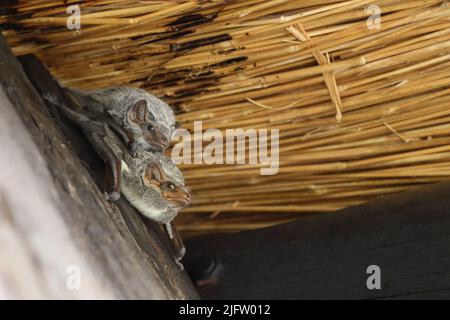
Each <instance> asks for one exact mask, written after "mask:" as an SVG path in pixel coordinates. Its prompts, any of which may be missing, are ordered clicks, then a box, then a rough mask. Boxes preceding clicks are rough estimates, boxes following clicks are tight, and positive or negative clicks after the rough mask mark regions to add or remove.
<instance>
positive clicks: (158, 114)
mask: <svg viewBox="0 0 450 320" xmlns="http://www.w3.org/2000/svg"><path fill="white" fill-rule="evenodd" d="M85 96H87V97H88V99H89V100H90V101H91V102H93V103H94V104H96V105H97V109H101V110H102V111H103V112H106V113H107V114H109V115H110V116H111V117H112V119H113V120H114V122H116V123H117V124H118V125H119V126H120V127H121V129H122V130H123V131H124V133H125V134H126V135H127V136H128V138H129V140H130V141H131V142H132V143H134V144H136V145H134V146H133V147H134V148H140V149H144V150H148V151H158V152H159V151H163V150H164V149H166V148H167V147H168V146H169V145H170V141H171V138H172V134H173V132H174V130H175V128H176V124H175V115H174V113H173V110H172V108H170V107H169V105H167V104H166V103H165V102H164V101H162V100H161V99H159V98H157V97H155V96H154V95H152V94H150V93H148V92H146V91H144V90H142V89H138V88H131V87H111V88H106V89H101V90H97V91H92V92H89V93H87V94H85ZM98 106H100V107H98Z"/></svg>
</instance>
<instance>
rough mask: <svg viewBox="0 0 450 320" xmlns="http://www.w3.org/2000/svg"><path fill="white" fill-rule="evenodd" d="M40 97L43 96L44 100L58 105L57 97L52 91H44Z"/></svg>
mask: <svg viewBox="0 0 450 320" xmlns="http://www.w3.org/2000/svg"><path fill="white" fill-rule="evenodd" d="M42 98H44V100H47V101H48V102H50V103H51V104H53V105H58V98H57V97H56V95H55V94H54V93H50V92H46V93H44V94H42Z"/></svg>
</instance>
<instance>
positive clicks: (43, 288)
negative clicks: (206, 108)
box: [0, 37, 197, 299]
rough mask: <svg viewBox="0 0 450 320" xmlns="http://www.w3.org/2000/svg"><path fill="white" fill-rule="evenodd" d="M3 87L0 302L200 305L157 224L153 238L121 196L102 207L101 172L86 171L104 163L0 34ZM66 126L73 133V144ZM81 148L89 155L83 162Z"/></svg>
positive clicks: (0, 95) (0, 188)
mask: <svg viewBox="0 0 450 320" xmlns="http://www.w3.org/2000/svg"><path fill="white" fill-rule="evenodd" d="M41 76H42V81H43V82H46V83H49V80H48V78H46V77H47V75H46V74H42V75H41ZM0 81H1V87H2V88H3V89H1V90H0V99H1V101H0V109H1V111H0V114H1V116H0V130H1V132H0V148H1V150H2V152H1V153H0V193H1V197H0V198H1V199H2V201H1V202H0V203H1V205H0V219H1V220H2V222H5V223H2V228H0V239H1V240H4V239H7V240H8V242H9V244H8V245H6V244H5V243H2V244H1V245H0V260H1V263H0V265H1V266H0V295H1V294H2V293H3V294H4V295H5V296H7V297H19V298H35V297H38V298H74V297H75V298H128V299H131V298H137V299H166V298H168V299H183V298H196V297H197V294H196V292H195V289H194V288H193V286H192V284H191V283H190V281H189V279H188V277H187V276H186V274H185V273H184V272H179V271H178V268H177V266H176V265H175V264H174V262H173V258H172V256H171V255H170V247H169V245H168V241H167V240H166V239H165V237H164V235H163V233H162V231H161V230H160V228H158V226H155V225H154V224H150V225H151V229H152V231H154V232H151V233H149V232H148V230H147V228H146V226H145V224H144V222H143V221H142V219H141V217H140V216H139V215H138V213H137V212H136V211H135V210H134V209H133V208H132V207H131V206H130V205H129V204H128V202H127V201H125V200H123V199H122V200H121V201H120V202H119V204H118V205H117V206H116V205H114V204H110V203H108V202H107V201H105V200H104V197H103V194H102V192H101V191H100V190H99V188H98V186H97V184H96V183H95V182H94V180H93V178H95V179H97V178H98V177H97V174H96V173H95V172H96V171H88V170H87V169H86V168H85V166H88V167H90V165H93V166H96V167H101V165H100V166H99V162H100V160H99V159H98V158H95V156H93V154H94V153H92V152H90V151H92V150H90V149H89V147H88V146H87V144H86V142H85V141H84V140H83V138H82V137H81V135H80V133H79V131H77V130H76V129H75V128H74V127H73V126H71V125H70V124H67V123H66V122H65V120H63V119H60V118H59V117H58V115H57V114H56V113H55V112H52V115H53V116H52V115H51V113H50V112H49V110H48V109H47V107H46V106H45V105H44V103H43V102H42V100H41V98H40V96H39V95H38V93H37V92H36V91H35V89H34V88H33V86H32V85H31V84H30V82H29V81H28V80H27V78H26V76H25V74H24V72H23V70H22V68H21V65H20V64H19V63H18V61H17V60H16V59H15V57H13V55H12V54H11V52H10V50H9V48H8V46H7V45H6V43H5V41H4V40H3V38H1V37H0ZM7 97H8V99H7ZM13 108H14V109H13ZM18 115H20V118H19V116H18ZM55 118H56V119H57V120H56V121H55ZM58 127H59V128H58ZM60 129H63V131H64V132H65V133H71V134H73V136H71V137H70V139H69V141H70V142H68V140H67V139H66V138H65V137H64V136H63V134H62V133H61V130H60ZM71 143H73V147H72V146H71V145H70V144H71ZM74 149H75V150H77V149H79V150H85V158H83V160H82V161H83V162H86V161H87V163H85V165H83V162H82V161H80V159H79V155H78V154H77V153H76V152H74V151H73V150H74ZM86 150H87V151H86ZM86 159H88V160H86ZM90 173H93V175H92V176H91V174H90ZM5 226H6V227H5ZM19 239H21V242H19ZM11 248H16V249H17V250H16V249H14V250H13V249H11ZM14 252H17V254H15V253H14ZM70 265H77V266H80V268H81V275H82V285H81V289H80V290H75V291H71V290H69V289H68V288H67V286H66V281H67V277H68V274H67V273H66V271H67V267H68V266H70ZM24 272H25V275H24V274H23V273H24ZM24 277H29V278H30V279H31V280H33V281H28V282H27V281H22V280H23V278H24ZM21 278H22V280H21ZM27 283H28V284H27ZM2 289H3V292H2Z"/></svg>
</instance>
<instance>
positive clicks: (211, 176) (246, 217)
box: [0, 0, 450, 232]
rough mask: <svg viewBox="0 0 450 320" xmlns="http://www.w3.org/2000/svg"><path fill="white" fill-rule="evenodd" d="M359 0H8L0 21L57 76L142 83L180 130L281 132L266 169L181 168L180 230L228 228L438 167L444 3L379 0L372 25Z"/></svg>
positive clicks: (449, 168) (17, 47)
mask: <svg viewBox="0 0 450 320" xmlns="http://www.w3.org/2000/svg"><path fill="white" fill-rule="evenodd" d="M66 3H68V4H77V3H80V4H81V11H82V19H81V23H82V29H81V30H79V31H68V30H67V28H66V21H67V13H66V5H67V4H66ZM372 3H373V1H372V0H369V1H368V0H351V1H339V0H321V1H318V0H301V1H300V0H239V1H231V0H229V1H224V0H216V1H182V0H180V1H175V0H173V1H133V0H90V1H57V0H41V1H33V2H29V1H18V3H17V4H12V5H10V6H9V10H7V12H6V13H5V15H4V16H3V17H0V21H1V22H2V23H4V26H6V27H5V28H4V29H6V31H5V32H4V34H5V35H6V37H7V39H8V40H9V42H10V44H11V45H12V46H13V49H14V52H15V53H16V54H17V55H22V54H27V53H34V54H36V55H38V57H39V58H40V59H41V60H42V61H44V62H45V63H46V64H47V66H48V67H49V68H50V70H51V72H52V73H53V74H54V75H55V76H56V77H57V78H58V79H60V81H61V82H62V83H63V84H64V85H66V86H72V87H78V88H84V89H87V88H97V87H105V86H110V85H117V84H128V85H133V86H138V87H141V88H144V89H146V90H148V91H150V92H152V93H154V94H156V95H158V96H160V97H161V98H163V99H165V100H166V101H167V102H168V103H170V104H172V105H173V106H174V107H175V108H176V110H177V112H178V119H179V121H181V122H182V124H183V125H184V126H185V127H187V128H192V123H193V121H194V120H203V129H204V130H206V129H208V128H218V129H221V130H225V129H226V128H243V129H248V128H255V129H258V128H278V129H280V171H279V173H278V174H277V175H274V176H260V174H259V173H260V171H259V166H255V165H237V166H231V165H214V166H211V165H184V166H183V170H184V173H185V175H186V178H187V180H188V184H189V185H190V186H191V187H192V189H193V191H194V199H195V201H194V205H193V206H192V207H191V208H189V209H188V210H187V211H186V213H185V214H183V215H182V217H181V219H180V221H181V222H182V223H183V225H182V227H183V229H184V230H186V231H190V232H206V231H208V232H209V231H217V230H222V231H232V230H240V229H249V228H257V227H263V226H267V225H271V224H274V223H280V222H284V221H290V220H292V219H295V217H296V216H297V215H298V214H302V213H313V212H328V211H334V210H337V209H340V208H343V207H347V206H352V205H356V204H359V203H362V202H365V201H368V200H370V199H372V198H374V197H377V196H380V195H385V194H390V193H394V192H399V191H402V190H405V189H407V188H410V187H412V186H416V185H420V184H425V183H431V182H435V181H439V180H443V179H446V178H447V177H448V176H449V175H450V131H449V129H450V108H449V107H450V76H449V75H450V19H449V18H450V8H449V7H448V6H447V3H446V1H439V0H411V1H402V0H393V1H391V0H379V1H377V2H376V4H377V6H379V7H380V9H381V25H380V28H379V29H377V28H369V25H368V18H369V22H376V19H375V20H370V19H372V18H371V17H370V15H371V14H373V13H374V12H375V11H371V10H372V9H373V8H374V7H373V6H370V5H371V4H372ZM368 8H369V10H367V9H368ZM375 9H376V7H375ZM247 147H248V146H247Z"/></svg>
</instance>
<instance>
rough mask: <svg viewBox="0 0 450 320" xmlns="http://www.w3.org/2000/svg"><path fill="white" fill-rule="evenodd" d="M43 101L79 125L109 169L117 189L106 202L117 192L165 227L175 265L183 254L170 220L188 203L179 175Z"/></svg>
mask: <svg viewBox="0 0 450 320" xmlns="http://www.w3.org/2000/svg"><path fill="white" fill-rule="evenodd" d="M44 98H45V99H46V100H48V101H50V102H51V103H52V104H54V105H56V106H58V107H59V109H60V110H61V111H62V112H63V113H64V114H65V115H66V116H67V117H68V118H69V119H70V120H72V121H73V122H75V123H76V124H77V125H79V126H80V127H81V128H82V130H83V132H84V134H85V136H86V137H87V139H88V140H89V142H90V143H91V144H92V145H93V147H94V148H95V150H96V151H97V153H98V154H99V155H100V157H102V158H103V160H104V161H105V162H106V164H108V165H109V167H110V168H111V169H112V177H109V178H110V179H112V180H113V181H114V183H116V184H117V185H118V186H119V188H118V189H117V190H114V191H113V192H111V193H109V194H108V200H117V199H118V198H119V196H120V193H118V192H121V193H122V194H123V195H124V196H125V198H126V199H127V200H128V201H129V202H130V203H131V205H133V207H135V208H136V209H137V210H138V211H139V212H140V213H141V214H142V215H144V216H146V217H148V218H150V219H152V220H154V221H156V222H158V223H160V224H163V225H165V227H166V230H167V233H168V235H169V237H170V239H172V240H173V242H174V245H175V250H176V252H177V255H176V257H175V261H176V262H177V264H178V265H179V266H180V267H182V265H181V264H180V263H179V261H180V259H181V258H182V257H183V256H184V254H185V252H186V250H185V247H184V245H183V242H182V240H181V237H180V236H179V234H178V232H176V229H175V228H174V224H173V219H174V218H175V217H176V215H177V214H178V212H179V211H181V210H182V209H183V208H185V207H187V206H188V205H189V204H190V202H191V195H190V191H189V189H188V188H187V187H186V186H185V182H184V178H183V174H182V173H181V171H180V170H179V169H178V168H177V167H176V166H175V164H174V163H173V162H172V161H171V160H170V159H169V158H167V157H165V156H164V155H163V154H161V153H155V152H150V151H146V150H144V149H139V150H138V151H137V153H136V154H135V155H134V156H132V155H131V154H130V153H129V150H127V148H125V146H124V144H123V142H122V141H120V139H119V138H118V137H117V135H116V134H115V132H114V131H112V129H111V128H110V127H109V125H108V124H106V123H102V122H100V121H96V120H92V119H91V118H90V117H88V116H86V115H84V114H83V113H80V112H79V111H78V112H77V111H75V110H73V109H71V108H69V107H68V106H66V105H65V104H63V103H61V102H59V101H58V100H57V98H56V97H55V96H53V95H49V94H47V95H44Z"/></svg>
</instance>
